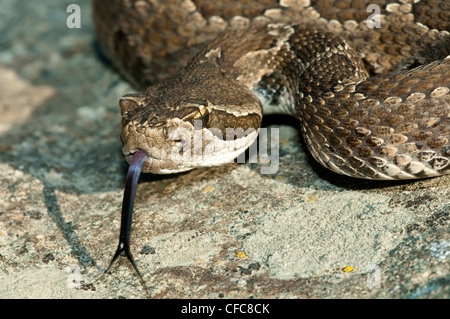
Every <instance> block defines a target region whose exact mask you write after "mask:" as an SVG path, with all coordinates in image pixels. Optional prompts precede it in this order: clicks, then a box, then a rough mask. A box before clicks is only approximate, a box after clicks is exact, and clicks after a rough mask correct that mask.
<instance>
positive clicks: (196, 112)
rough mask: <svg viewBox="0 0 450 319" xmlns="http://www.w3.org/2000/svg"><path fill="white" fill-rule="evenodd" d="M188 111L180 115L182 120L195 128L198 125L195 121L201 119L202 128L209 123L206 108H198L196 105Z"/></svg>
mask: <svg viewBox="0 0 450 319" xmlns="http://www.w3.org/2000/svg"><path fill="white" fill-rule="evenodd" d="M189 109H190V111H191V112H190V113H188V114H187V115H185V116H183V117H182V120H183V121H185V122H188V123H190V124H191V125H192V126H194V128H195V129H197V127H198V123H196V122H195V121H201V124H202V127H201V128H200V129H202V128H207V127H208V123H209V112H208V110H207V109H206V108H202V109H199V108H197V107H190V108H189Z"/></svg>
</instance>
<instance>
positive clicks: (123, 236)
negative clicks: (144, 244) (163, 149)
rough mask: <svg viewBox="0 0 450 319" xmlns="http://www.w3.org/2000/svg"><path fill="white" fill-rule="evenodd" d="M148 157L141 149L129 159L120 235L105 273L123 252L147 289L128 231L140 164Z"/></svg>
mask: <svg viewBox="0 0 450 319" xmlns="http://www.w3.org/2000/svg"><path fill="white" fill-rule="evenodd" d="M147 158H148V155H147V154H146V153H144V152H143V151H138V152H136V153H135V154H134V155H133V160H132V161H131V164H130V167H129V168H128V173H127V180H126V183H125V191H124V194H123V202H122V217H121V222H120V235H119V246H118V247H117V250H116V253H115V254H114V257H113V259H112V260H111V262H110V263H109V266H108V268H107V269H106V270H105V273H108V272H109V270H110V269H111V267H112V265H113V264H114V262H115V261H116V260H117V258H119V256H120V255H121V254H122V253H124V254H125V256H126V257H127V259H128V260H129V261H130V263H131V265H132V266H133V268H134V270H135V271H136V273H137V274H138V275H139V279H140V281H141V284H142V285H143V286H144V288H145V290H146V291H147V285H146V284H145V282H144V279H142V275H141V273H140V272H139V270H138V268H137V266H136V264H135V263H134V260H133V256H132V255H131V252H130V233H131V220H132V217H133V204H134V198H135V196H136V189H137V183H138V180H139V175H140V174H141V169H142V164H144V162H145V160H146V159H147Z"/></svg>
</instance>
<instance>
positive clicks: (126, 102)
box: [119, 94, 144, 114]
mask: <svg viewBox="0 0 450 319" xmlns="http://www.w3.org/2000/svg"><path fill="white" fill-rule="evenodd" d="M143 100H144V98H143V97H142V96H141V95H138V94H127V95H124V96H123V97H122V98H121V99H120V101H119V106H120V112H121V113H122V114H123V113H125V112H129V111H132V110H134V109H136V108H138V107H139V106H140V105H141V104H142V102H143Z"/></svg>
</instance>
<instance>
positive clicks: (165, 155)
mask: <svg viewBox="0 0 450 319" xmlns="http://www.w3.org/2000/svg"><path fill="white" fill-rule="evenodd" d="M93 7H94V21H95V23H96V27H97V31H98V37H99V40H100V43H101V45H102V47H103V48H104V50H105V52H106V54H107V55H108V56H109V58H110V59H111V60H112V61H113V62H114V63H115V64H116V66H117V67H118V68H119V69H120V70H121V72H122V73H123V74H124V75H125V76H126V77H127V78H128V79H129V80H130V81H131V82H132V83H134V84H135V85H136V86H137V87H140V88H146V87H147V86H148V85H152V86H150V87H148V88H146V89H144V90H143V91H141V92H140V93H137V94H130V95H126V96H125V97H123V98H122V99H121V101H120V107H121V111H122V131H121V138H122V142H123V152H124V154H125V156H126V158H127V160H128V162H130V161H131V158H132V156H133V154H134V153H135V152H137V151H139V150H143V151H144V152H146V153H147V154H148V155H149V158H148V159H147V160H146V161H145V163H144V165H143V172H153V173H173V172H178V171H184V170H188V169H192V168H195V167H200V166H209V165H218V164H221V163H224V162H229V160H230V158H231V157H236V156H237V155H239V152H242V151H243V150H244V149H245V148H247V147H248V145H249V144H250V143H251V142H252V141H253V140H254V139H255V138H256V136H257V131H258V130H259V126H260V122H261V118H262V114H263V110H264V113H274V112H278V113H287V114H290V115H293V116H297V117H298V118H299V120H300V127H301V131H302V133H303V136H304V140H305V142H306V144H307V146H308V148H309V150H310V151H311V153H312V154H313V156H314V158H315V159H316V160H317V161H319V162H320V163H321V164H322V165H324V166H325V167H328V168H329V169H331V170H333V171H334V172H337V173H340V174H345V175H348V176H353V177H358V178H365V179H413V178H424V177H430V176H439V175H443V174H449V173H450V92H449V91H450V90H449V88H450V34H449V30H450V3H449V2H448V1H446V0H443V1H434V0H430V1H417V0H415V1H412V0H411V1H408V0H402V1H398V2H392V0H386V1H382V0H379V1H361V0H335V1H328V0H316V1H314V0H240V1H236V0H227V1H225V0H224V1H208V0H170V1H169V0H136V1H133V0H109V1H104V0H94V1H93ZM378 10H379V12H378ZM377 13H379V14H377ZM367 20H370V21H367ZM371 23H372V24H371ZM186 65H187V66H186ZM185 66H186V67H185ZM194 120H198V121H200V123H201V124H202V126H201V128H198V127H194V126H195V121H194ZM230 127H232V128H242V129H243V130H244V131H245V132H247V131H249V130H250V131H251V130H252V129H254V130H255V131H256V133H255V134H249V135H248V136H240V135H236V136H234V139H233V141H231V142H232V143H234V145H235V146H236V145H237V144H239V143H240V144H241V145H240V146H236V151H235V152H230V154H229V156H228V155H227V154H225V153H223V152H222V153H220V152H219V153H218V154H216V156H213V155H212V156H211V157H204V158H203V160H202V161H197V160H192V161H191V162H189V163H183V164H182V165H180V164H179V163H175V162H174V161H173V160H171V159H170V154H171V153H170V150H171V149H173V147H174V146H177V145H178V146H180V143H181V144H183V143H186V141H185V140H182V139H180V138H176V137H174V136H173V134H172V133H171V132H172V131H171V130H172V129H174V128H183V129H185V130H186V131H187V132H191V133H193V135H195V132H196V131H198V130H201V132H202V133H201V134H203V137H208V138H209V141H213V140H214V139H215V140H214V141H215V142H211V143H212V144H214V143H216V142H217V141H218V140H219V139H220V137H221V136H224V135H223V134H222V133H225V132H226V129H227V128H230ZM171 134H172V135H171ZM206 140H207V139H206ZM202 143H203V144H202V145H201V147H200V148H198V149H197V151H199V152H205V150H206V149H207V148H208V142H207V141H203V142H202ZM222 146H223V145H222V144H220V145H219V144H217V145H216V147H217V148H220V147H222ZM192 151H193V152H195V150H194V147H193V146H192Z"/></svg>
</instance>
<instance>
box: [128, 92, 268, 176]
mask: <svg viewBox="0 0 450 319" xmlns="http://www.w3.org/2000/svg"><path fill="white" fill-rule="evenodd" d="M119 105H120V110H121V114H122V129H121V140H122V144H123V148H122V151H123V154H124V155H125V158H126V160H127V161H128V163H131V160H132V157H133V155H134V154H135V153H136V152H138V151H144V152H145V153H146V154H147V155H148V158H147V159H146V161H145V162H144V164H143V167H142V171H143V172H147V173H148V172H150V173H155V174H171V173H178V172H183V171H188V170H190V169H193V168H196V167H204V166H212V165H221V164H224V163H229V162H230V161H232V160H233V159H234V158H236V157H237V156H238V155H240V154H241V153H243V152H244V151H245V150H246V149H247V148H248V147H249V146H250V144H251V143H252V142H253V141H254V140H255V139H256V137H257V135H258V129H259V123H260V117H259V116H257V115H253V116H252V115H247V116H245V117H241V118H239V117H238V116H236V115H234V114H231V113H228V112H225V111H221V110H217V109H216V108H215V105H214V104H213V103H211V102H210V101H209V100H205V99H197V98H189V97H183V98H181V99H180V100H179V101H177V100H169V101H168V100H167V99H164V98H161V95H160V94H152V92H151V91H149V90H147V91H144V92H141V93H138V94H128V95H125V96H124V97H122V99H121V100H120V102H119Z"/></svg>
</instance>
